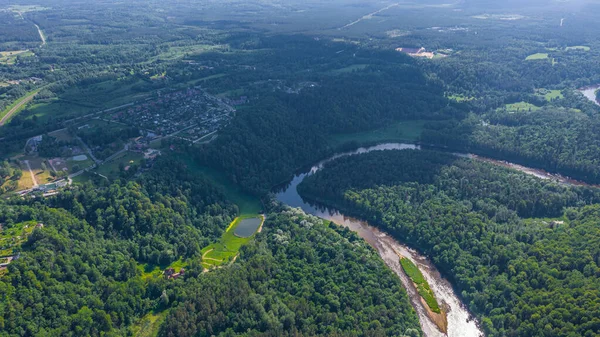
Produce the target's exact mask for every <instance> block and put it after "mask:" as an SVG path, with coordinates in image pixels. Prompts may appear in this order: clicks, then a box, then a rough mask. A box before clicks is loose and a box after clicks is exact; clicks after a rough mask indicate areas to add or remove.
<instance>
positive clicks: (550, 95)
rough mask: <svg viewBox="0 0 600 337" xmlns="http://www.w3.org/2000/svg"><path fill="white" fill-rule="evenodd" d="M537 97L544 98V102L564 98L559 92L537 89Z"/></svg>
mask: <svg viewBox="0 0 600 337" xmlns="http://www.w3.org/2000/svg"><path fill="white" fill-rule="evenodd" d="M536 91H537V93H538V95H541V96H544V98H545V99H546V101H548V102H551V101H552V100H555V99H563V98H564V96H563V94H562V92H561V91H560V90H548V89H538V90H536Z"/></svg>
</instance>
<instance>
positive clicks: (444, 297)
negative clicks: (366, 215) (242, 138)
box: [276, 143, 483, 337]
mask: <svg viewBox="0 0 600 337" xmlns="http://www.w3.org/2000/svg"><path fill="white" fill-rule="evenodd" d="M418 149H420V147H419V146H418V145H413V144H398V143H389V144H381V145H377V146H372V147H368V148H360V149H358V150H356V151H352V152H345V153H341V154H337V155H335V156H333V157H331V158H329V159H326V160H323V161H321V162H319V163H318V164H316V165H315V166H313V167H312V168H311V169H310V170H309V171H308V172H304V173H300V174H298V175H296V176H295V177H294V178H293V179H292V181H291V182H290V183H289V184H288V185H287V186H286V187H285V188H284V189H283V190H281V191H280V192H278V193H277V195H276V198H277V200H279V201H281V202H283V203H285V204H287V205H289V206H291V207H299V208H301V209H302V210H304V212H306V213H309V214H312V215H315V216H318V217H321V218H323V219H326V220H330V221H333V222H335V223H336V224H338V225H341V226H345V227H347V228H349V229H351V230H353V231H354V232H356V233H357V234H358V235H359V236H360V237H362V238H363V239H364V240H366V241H367V242H368V243H369V244H370V245H371V246H373V247H374V248H375V249H376V250H377V252H378V253H379V255H380V256H381V258H382V259H383V260H384V261H385V263H386V264H387V265H388V266H389V268H390V269H392V270H393V271H394V272H395V273H396V274H397V275H398V276H399V277H400V279H401V281H402V284H403V285H404V287H405V288H406V289H407V292H408V295H409V297H410V301H411V304H412V305H413V307H414V308H415V310H416V312H417V314H418V315H419V322H420V324H421V328H422V329H423V332H424V334H425V336H426V337H438V336H440V337H441V336H448V337H478V336H483V332H482V331H481V330H480V329H479V327H478V324H477V322H476V320H475V319H473V317H472V315H471V314H470V313H469V311H468V310H467V308H466V307H465V305H464V304H463V303H462V302H461V300H460V299H459V298H458V296H457V295H456V293H455V292H454V290H453V289H452V285H451V284H450V283H449V282H448V281H447V280H446V279H444V278H443V277H442V276H441V275H440V273H439V272H438V271H437V269H436V268H435V267H434V266H433V264H432V263H431V262H430V261H429V260H428V259H427V258H426V257H424V256H423V255H421V254H419V253H418V252H417V251H415V250H414V249H411V248H410V247H408V246H406V245H404V244H402V243H400V242H399V241H397V240H395V239H394V238H392V237H391V236H390V235H388V234H386V233H384V232H382V231H380V230H379V229H377V228H376V227H373V226H371V225H369V224H368V223H367V222H365V221H361V220H359V219H355V218H352V217H348V216H345V215H344V214H342V213H341V212H340V211H338V210H336V209H334V208H327V207H319V206H315V205H312V204H310V203H308V202H305V201H304V200H303V199H302V197H301V196H300V195H299V194H298V191H297V189H296V187H297V186H298V185H299V184H300V183H301V182H302V181H303V180H304V178H306V177H307V176H308V175H310V174H313V173H315V172H317V171H318V170H320V169H321V168H323V165H324V164H325V163H326V162H328V161H332V160H335V159H337V158H340V157H343V156H349V155H355V154H360V153H366V152H371V151H380V150H418ZM397 253H399V254H401V255H403V256H405V257H407V258H409V259H410V260H412V261H413V262H414V263H415V264H417V266H418V267H419V269H420V270H421V272H422V273H423V275H424V276H425V278H426V279H427V282H429V285H430V287H431V289H432V290H433V292H434V293H435V296H436V298H437V299H438V301H439V302H440V303H442V304H441V305H442V307H443V308H444V309H445V311H447V315H448V334H447V335H445V334H443V333H442V332H441V331H440V330H439V329H438V328H437V326H436V325H435V323H434V322H432V321H431V320H430V319H429V316H428V315H427V313H426V311H425V308H424V306H423V304H422V302H421V300H420V296H419V294H418V293H417V290H416V289H415V287H414V285H413V283H412V282H411V281H410V280H409V279H408V278H407V277H406V275H405V274H404V272H403V271H402V267H401V266H400V260H399V258H398V255H397Z"/></svg>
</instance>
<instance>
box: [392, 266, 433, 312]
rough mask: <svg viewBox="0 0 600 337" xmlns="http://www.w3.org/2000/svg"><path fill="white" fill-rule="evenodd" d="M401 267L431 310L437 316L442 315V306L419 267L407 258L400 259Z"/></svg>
mask: <svg viewBox="0 0 600 337" xmlns="http://www.w3.org/2000/svg"><path fill="white" fill-rule="evenodd" d="M400 265H402V270H404V272H405V273H406V275H408V277H409V278H410V280H411V281H412V282H413V283H414V284H415V287H416V288H417V292H418V293H419V295H420V296H421V297H422V298H423V300H424V301H425V303H427V306H428V307H429V309H431V311H433V312H435V313H436V314H440V313H441V312H442V311H441V309H440V305H439V303H438V301H437V300H436V299H435V294H434V293H433V291H432V290H431V288H430V287H429V283H427V280H426V279H425V277H424V276H423V273H421V271H420V270H419V267H417V265H415V264H414V263H413V262H412V261H411V260H409V259H407V258H405V257H400Z"/></svg>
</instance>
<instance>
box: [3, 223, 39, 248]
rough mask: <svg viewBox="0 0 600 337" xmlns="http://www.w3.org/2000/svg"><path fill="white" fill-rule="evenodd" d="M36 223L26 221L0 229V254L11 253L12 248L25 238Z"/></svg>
mask: <svg viewBox="0 0 600 337" xmlns="http://www.w3.org/2000/svg"><path fill="white" fill-rule="evenodd" d="M36 224H37V222H36V221H26V222H21V223H17V224H15V225H13V226H11V227H10V228H4V229H2V230H0V256H9V255H13V254H14V249H18V248H19V246H21V244H22V243H23V242H25V240H27V236H28V235H29V234H31V232H33V230H34V229H35V225H36Z"/></svg>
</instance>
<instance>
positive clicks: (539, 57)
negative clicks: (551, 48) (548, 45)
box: [525, 53, 548, 61]
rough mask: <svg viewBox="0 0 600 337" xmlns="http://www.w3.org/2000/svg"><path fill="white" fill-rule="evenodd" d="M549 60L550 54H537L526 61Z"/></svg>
mask: <svg viewBox="0 0 600 337" xmlns="http://www.w3.org/2000/svg"><path fill="white" fill-rule="evenodd" d="M547 59H548V53H537V54H532V55H529V56H527V58H525V60H527V61H531V60H547Z"/></svg>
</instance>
